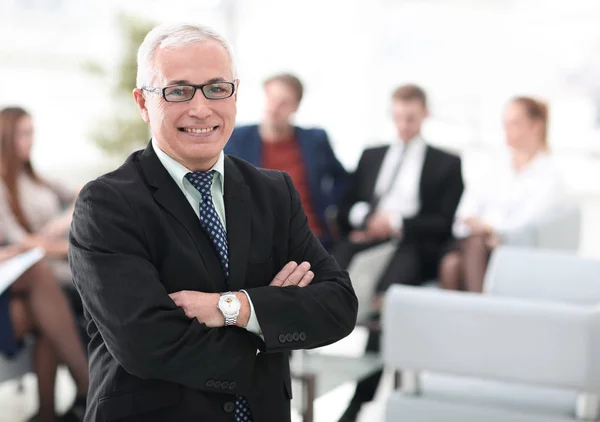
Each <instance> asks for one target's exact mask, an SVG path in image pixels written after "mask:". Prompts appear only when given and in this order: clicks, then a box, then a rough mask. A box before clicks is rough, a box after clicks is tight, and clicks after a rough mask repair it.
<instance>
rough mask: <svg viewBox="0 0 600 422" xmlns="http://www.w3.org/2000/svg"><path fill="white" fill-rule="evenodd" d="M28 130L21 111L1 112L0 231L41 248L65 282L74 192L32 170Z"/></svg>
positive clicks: (9, 239)
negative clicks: (68, 235)
mask: <svg viewBox="0 0 600 422" xmlns="http://www.w3.org/2000/svg"><path fill="white" fill-rule="evenodd" d="M33 133H34V129H33V120H32V118H31V115H30V114H29V113H27V112H26V111H25V110H23V109H22V108H20V107H8V108H5V109H3V110H1V111H0V233H2V234H3V235H4V236H5V239H6V241H7V242H8V243H10V244H20V245H25V246H26V247H33V246H41V247H43V248H44V250H45V251H46V255H47V256H48V257H49V258H50V263H51V265H52V268H53V270H54V272H55V275H56V277H57V278H58V279H59V280H60V281H61V282H63V283H65V282H66V283H70V282H71V277H70V272H69V267H68V263H67V260H66V258H67V251H68V242H67V234H68V231H69V226H70V224H71V216H72V206H73V203H74V200H75V196H76V195H77V191H76V190H73V189H68V188H66V187H65V186H63V185H61V184H59V183H52V182H50V181H48V180H45V179H43V178H41V177H40V176H39V175H38V174H37V172H36V171H35V170H34V168H33V165H32V163H31V158H30V157H31V149H32V146H33Z"/></svg>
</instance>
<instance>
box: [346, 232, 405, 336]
mask: <svg viewBox="0 0 600 422" xmlns="http://www.w3.org/2000/svg"><path fill="white" fill-rule="evenodd" d="M396 248H397V243H396V242H395V241H389V242H385V243H382V244H381V245H377V246H373V247H372V248H369V249H366V250H364V251H361V252H358V253H357V254H356V255H354V257H353V258H352V261H351V262H350V265H349V266H348V274H349V275H350V280H351V281H352V287H354V292H355V293H356V297H357V298H358V317H357V318H356V322H357V324H364V323H365V322H367V319H368V316H369V313H370V310H371V309H370V308H371V300H372V299H373V295H374V293H375V288H376V287H377V286H376V284H377V282H378V281H379V279H380V278H381V276H382V275H383V272H384V271H385V269H386V267H387V266H388V263H389V262H390V260H391V259H392V256H393V254H394V252H395V251H396Z"/></svg>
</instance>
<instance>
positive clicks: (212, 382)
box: [205, 380, 215, 388]
mask: <svg viewBox="0 0 600 422" xmlns="http://www.w3.org/2000/svg"><path fill="white" fill-rule="evenodd" d="M205 385H206V386H207V387H208V388H212V387H213V386H214V385H215V382H214V381H213V380H208V381H206V384H205Z"/></svg>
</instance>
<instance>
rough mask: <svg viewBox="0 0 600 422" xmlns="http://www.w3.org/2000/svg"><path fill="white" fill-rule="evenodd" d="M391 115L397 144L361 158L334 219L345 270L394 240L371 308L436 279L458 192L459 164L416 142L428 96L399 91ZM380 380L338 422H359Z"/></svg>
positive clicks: (375, 342) (374, 343)
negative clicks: (342, 236)
mask: <svg viewBox="0 0 600 422" xmlns="http://www.w3.org/2000/svg"><path fill="white" fill-rule="evenodd" d="M392 114H393V118H394V123H395V124H396V129H397V134H398V141H397V142H395V143H394V144H392V145H391V146H382V147H376V148H370V149H367V150H365V151H364V152H363V154H362V157H361V158H360V161H359V163H358V166H357V168H356V171H355V173H354V174H353V175H352V176H351V178H350V182H349V185H348V190H347V195H346V196H345V197H344V199H343V200H342V204H341V206H340V210H339V214H338V218H339V223H340V225H341V227H342V232H343V233H346V234H347V241H346V242H342V243H340V245H339V246H338V247H337V248H336V251H335V252H334V255H335V257H336V258H337V259H338V262H339V263H340V265H341V266H342V267H346V266H347V265H348V264H349V263H350V262H351V260H352V256H353V255H354V254H355V253H356V252H358V251H360V250H364V249H366V248H369V247H371V246H372V245H376V244H378V243H380V242H383V241H386V240H389V239H393V238H395V239H397V240H398V247H397V249H396V252H395V255H394V256H393V257H392V259H391V261H390V263H389V264H388V267H387V268H386V269H385V271H384V272H383V275H382V277H381V279H380V280H379V282H378V286H377V294H378V295H377V297H376V298H375V300H374V308H378V306H379V305H380V303H381V301H380V300H379V298H380V297H381V295H382V294H383V292H385V291H386V290H387V288H388V287H389V286H390V285H392V284H394V283H399V284H409V285H419V284H422V283H423V282H425V281H426V280H428V279H431V278H435V277H436V276H437V270H438V266H439V262H440V259H441V257H442V253H443V249H444V247H445V246H446V245H447V243H448V242H449V241H450V238H451V233H452V223H453V220H454V213H455V212H456V207H457V206H458V202H459V200H460V197H461V195H462V191H463V179H462V171H461V161H460V158H459V157H457V156H455V155H452V154H450V153H447V152H445V151H442V150H440V149H437V148H434V147H432V146H431V145H428V144H427V143H426V142H425V141H424V140H423V138H422V137H421V126H422V124H423V121H424V120H425V119H426V118H427V115H428V112H427V97H426V94H425V91H424V90H423V89H422V88H420V87H418V86H416V85H403V86H400V87H399V88H397V89H396V90H395V91H394V93H393V95H392ZM367 350H368V351H378V350H379V332H378V331H372V332H371V333H370V336H369V340H368V343H367ZM380 377H381V372H378V373H375V374H373V375H372V376H370V377H369V378H367V379H365V380H363V381H362V382H360V383H359V384H358V386H357V388H356V393H355V395H354V397H353V399H352V401H351V403H350V406H349V407H348V409H347V411H346V412H345V414H344V415H343V417H342V419H341V420H340V422H342V421H343V422H351V421H355V420H356V417H357V415H358V413H359V411H360V408H361V405H362V403H364V402H365V401H370V400H372V398H373V396H374V394H375V390H376V388H377V385H378V383H379V380H380Z"/></svg>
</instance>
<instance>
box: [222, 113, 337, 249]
mask: <svg viewBox="0 0 600 422" xmlns="http://www.w3.org/2000/svg"><path fill="white" fill-rule="evenodd" d="M294 135H295V137H296V139H297V140H298V143H299V145H300V151H301V153H302V157H304V165H305V166H306V174H307V175H308V178H309V180H308V185H309V188H310V194H311V197H312V200H313V205H314V207H315V212H316V213H317V216H318V217H319V219H320V223H321V226H322V227H323V229H325V230H326V231H327V238H330V237H331V233H329V227H328V225H327V218H326V213H325V212H326V210H327V208H328V207H330V206H332V205H334V206H337V205H338V204H339V201H340V199H341V198H342V196H343V194H344V192H345V189H346V185H347V182H348V173H347V172H346V170H345V169H344V167H343V166H342V165H341V164H340V162H339V161H338V159H337V158H336V156H335V154H334V152H333V149H332V148H331V145H330V144H329V139H328V138H327V133H326V132H325V131H324V130H323V129H303V128H299V127H294ZM225 152H226V153H227V154H230V155H234V156H236V157H240V158H242V159H244V160H246V161H248V162H249V163H251V164H253V165H254V166H256V167H262V140H261V138H260V134H259V132H258V126H257V125H251V126H240V127H237V128H236V129H235V130H234V131H233V135H231V138H230V139H229V142H228V143H227V145H226V146H225Z"/></svg>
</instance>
